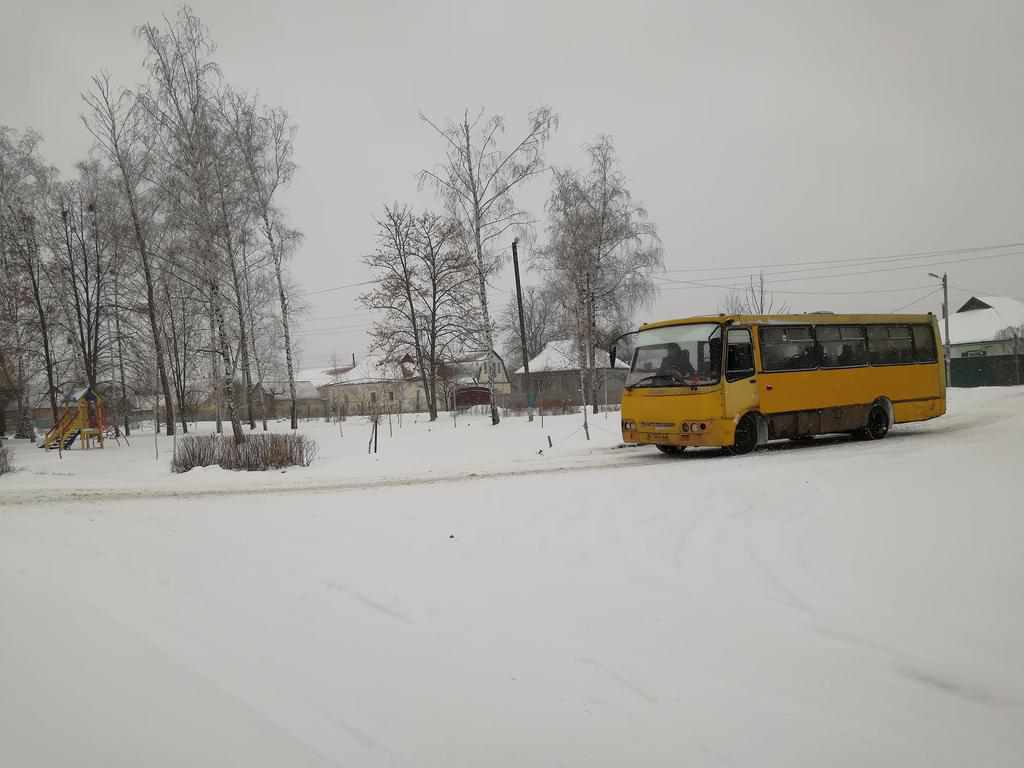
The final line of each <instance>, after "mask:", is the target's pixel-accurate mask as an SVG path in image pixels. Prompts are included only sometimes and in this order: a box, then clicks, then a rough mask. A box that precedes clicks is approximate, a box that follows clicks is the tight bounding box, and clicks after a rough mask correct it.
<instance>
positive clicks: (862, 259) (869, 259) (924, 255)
mask: <svg viewBox="0 0 1024 768" xmlns="http://www.w3.org/2000/svg"><path fill="white" fill-rule="evenodd" d="M1021 247H1024V243H1002V244H999V245H981V246H973V247H969V248H947V249H944V250H936V251H912V252H908V253H902V254H895V255H890V256H857V257H852V258H846V259H812V260H810V261H790V262H776V263H774V264H747V265H742V266H714V267H680V268H677V269H667V270H665V271H666V272H668V273H676V272H724V271H733V272H736V271H742V270H746V269H756V270H764V269H774V268H776V267H807V268H808V269H807V270H805V269H799V270H794V271H795V272H803V271H808V270H809V269H815V267H814V265H816V264H831V265H844V264H845V265H849V266H853V265H857V264H870V263H875V262H889V261H905V260H910V259H928V258H942V257H944V256H951V255H953V254H957V253H981V252H984V251H996V250H1003V249H1006V248H1021ZM775 274H784V273H782V272H777V273H775ZM723 277H725V275H723Z"/></svg>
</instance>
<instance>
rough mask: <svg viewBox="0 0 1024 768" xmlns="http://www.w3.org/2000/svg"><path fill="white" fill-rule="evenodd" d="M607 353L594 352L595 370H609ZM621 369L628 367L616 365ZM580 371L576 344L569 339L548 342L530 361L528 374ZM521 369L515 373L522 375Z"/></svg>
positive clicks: (596, 350) (599, 350)
mask: <svg viewBox="0 0 1024 768" xmlns="http://www.w3.org/2000/svg"><path fill="white" fill-rule="evenodd" d="M609 362H610V361H609V359H608V353H607V352H605V351H604V350H603V349H595V350H594V364H595V367H597V368H611V365H610V364H609ZM617 364H618V365H621V366H623V367H627V368H628V367H629V366H628V365H626V363H623V362H622V361H619V362H618V363H617ZM579 369H580V359H579V353H578V351H577V348H576V342H574V341H573V340H571V339H560V340H559V341H549V342H548V343H547V344H546V345H545V347H544V349H543V350H541V353H540V354H539V355H537V356H536V357H535V358H533V359H532V360H530V373H534V372H536V373H541V372H544V371H578V370H579ZM524 372H525V371H524V369H523V368H522V367H520V368H519V370H517V371H516V373H524Z"/></svg>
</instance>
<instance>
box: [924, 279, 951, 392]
mask: <svg viewBox="0 0 1024 768" xmlns="http://www.w3.org/2000/svg"><path fill="white" fill-rule="evenodd" d="M928 277H934V278H935V279H936V280H941V281H942V317H943V319H944V320H945V326H946V343H945V345H944V347H945V349H944V350H943V354H944V356H945V358H946V386H947V387H948V386H949V385H950V381H949V375H950V358H952V356H953V351H952V350H953V348H952V346H951V342H950V339H949V275H948V273H946V272H943V273H942V274H941V275H937V274H935V273H934V272H929V273H928Z"/></svg>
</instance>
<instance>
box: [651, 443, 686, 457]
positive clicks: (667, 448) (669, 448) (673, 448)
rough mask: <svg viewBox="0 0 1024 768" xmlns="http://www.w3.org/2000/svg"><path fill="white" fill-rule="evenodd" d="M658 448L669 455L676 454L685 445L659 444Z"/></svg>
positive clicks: (683, 448)
mask: <svg viewBox="0 0 1024 768" xmlns="http://www.w3.org/2000/svg"><path fill="white" fill-rule="evenodd" d="M658 450H659V451H661V452H662V453H665V454H668V455H669V456H678V455H679V454H681V453H682V452H683V451H685V450H686V446H685V445H659V446H658Z"/></svg>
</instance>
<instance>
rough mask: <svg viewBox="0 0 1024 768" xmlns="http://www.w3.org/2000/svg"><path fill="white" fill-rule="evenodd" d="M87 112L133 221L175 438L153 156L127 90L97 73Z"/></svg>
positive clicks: (88, 124) (161, 381)
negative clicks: (160, 308) (161, 307)
mask: <svg viewBox="0 0 1024 768" xmlns="http://www.w3.org/2000/svg"><path fill="white" fill-rule="evenodd" d="M82 98H83V99H84V100H85V103H86V105H87V106H88V108H89V113H88V114H87V115H86V116H85V117H83V122H84V123H85V126H86V128H88V130H89V132H90V133H91V134H92V135H93V138H95V139H96V144H97V146H98V147H99V148H100V150H101V151H102V152H103V153H104V154H105V155H106V157H107V159H108V160H109V161H110V162H111V164H112V165H113V166H114V167H115V168H116V169H117V173H118V174H119V175H120V178H121V191H122V194H123V195H124V201H125V203H126V204H127V207H128V212H129V216H130V217H131V223H132V235H133V237H134V239H135V247H136V250H137V252H138V256H139V264H140V266H141V267H142V274H143V278H144V280H145V296H146V303H145V306H146V315H147V318H148V320H149V330H150V335H151V339H152V342H153V356H154V358H155V363H156V370H157V378H158V383H159V387H160V389H161V390H162V392H163V397H164V410H165V418H166V426H167V434H169V435H173V434H174V400H173V397H172V395H171V386H170V382H169V380H168V378H167V369H166V366H165V359H164V348H163V338H162V334H161V331H160V323H159V321H158V318H157V296H156V271H155V265H154V263H153V261H154V253H153V248H152V243H153V240H154V236H153V232H152V229H153V214H154V212H155V211H154V208H153V199H154V195H153V194H152V192H153V190H152V189H151V182H150V181H149V179H150V172H151V171H152V165H153V158H152V153H151V152H150V150H149V148H148V147H147V145H146V139H147V138H148V137H147V132H146V128H147V126H146V125H145V121H144V119H143V113H142V110H141V109H140V105H139V101H138V99H136V98H135V96H134V95H133V94H132V93H130V92H129V91H120V92H119V93H117V94H115V93H114V92H113V90H112V89H111V85H110V78H109V77H107V76H106V75H97V76H95V77H93V79H92V90H90V91H89V92H88V93H85V94H83V96H82Z"/></svg>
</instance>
